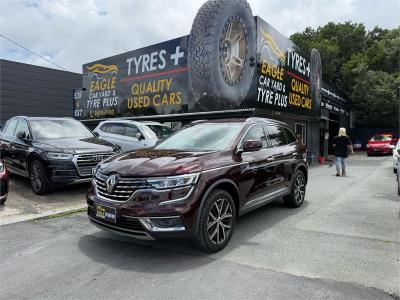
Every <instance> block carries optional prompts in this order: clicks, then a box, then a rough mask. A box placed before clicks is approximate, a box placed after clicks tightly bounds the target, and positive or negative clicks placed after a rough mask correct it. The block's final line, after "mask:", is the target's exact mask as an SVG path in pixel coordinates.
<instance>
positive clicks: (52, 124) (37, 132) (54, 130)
mask: <svg viewBox="0 0 400 300" xmlns="http://www.w3.org/2000/svg"><path fill="white" fill-rule="evenodd" d="M29 124H30V126H31V130H32V135H33V138H34V139H39V140H45V139H62V138H92V137H93V134H92V132H91V131H90V130H89V129H87V127H85V126H84V125H83V124H82V123H81V122H79V121H76V120H73V119H36V120H31V121H29Z"/></svg>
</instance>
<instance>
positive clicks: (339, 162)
mask: <svg viewBox="0 0 400 300" xmlns="http://www.w3.org/2000/svg"><path fill="white" fill-rule="evenodd" d="M332 144H333V145H332V146H333V149H334V154H335V156H336V176H340V167H342V175H343V176H346V158H347V153H348V151H349V150H350V151H351V153H352V154H354V152H353V145H352V143H351V139H350V138H349V137H348V136H347V135H346V128H343V127H342V128H340V129H339V134H338V135H337V136H335V137H334V138H333V141H332Z"/></svg>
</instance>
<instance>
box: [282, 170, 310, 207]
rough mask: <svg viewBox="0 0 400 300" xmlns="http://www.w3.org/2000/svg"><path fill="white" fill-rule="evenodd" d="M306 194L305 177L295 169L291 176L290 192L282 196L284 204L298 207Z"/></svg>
mask: <svg viewBox="0 0 400 300" xmlns="http://www.w3.org/2000/svg"><path fill="white" fill-rule="evenodd" d="M305 196H306V177H305V175H304V173H303V172H302V171H300V170H297V171H296V173H295V175H294V176H293V178H292V182H291V187H290V194H289V195H287V196H285V197H284V198H283V200H284V202H285V204H286V205H287V206H289V207H293V208H297V207H300V206H301V205H302V204H303V202H304V198H305Z"/></svg>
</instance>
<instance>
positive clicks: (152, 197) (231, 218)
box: [87, 118, 308, 252]
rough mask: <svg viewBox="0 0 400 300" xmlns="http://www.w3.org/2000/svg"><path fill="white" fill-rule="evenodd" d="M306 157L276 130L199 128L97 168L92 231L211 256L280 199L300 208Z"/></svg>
mask: <svg viewBox="0 0 400 300" xmlns="http://www.w3.org/2000/svg"><path fill="white" fill-rule="evenodd" d="M305 158H306V150H305V147H304V145H302V144H301V143H300V142H299V141H298V139H297V138H296V137H295V135H294V134H293V133H292V131H291V130H290V129H289V128H288V127H287V126H286V125H285V124H284V123H281V122H277V121H273V120H270V119H262V118H249V119H230V120H215V121H199V122H196V123H192V124H190V125H189V126H188V127H186V128H184V129H182V130H181V131H179V132H177V133H176V134H174V135H172V136H171V137H169V138H168V139H167V140H165V141H164V142H162V143H161V144H159V145H157V146H155V147H154V148H152V149H141V150H137V151H132V152H127V153H124V154H119V155H117V156H114V157H112V158H110V159H107V160H105V161H103V162H102V163H100V164H99V165H98V166H97V168H96V172H95V174H94V177H93V181H92V185H91V188H90V189H89V191H88V194H87V203H88V216H89V219H90V221H91V222H92V223H93V224H95V225H96V226H98V227H100V228H102V229H105V230H110V231H113V232H116V233H121V234H128V235H131V236H133V237H136V238H155V239H162V238H180V239H190V240H192V241H193V242H194V244H195V245H196V246H198V247H200V248H202V249H204V250H206V251H209V252H215V251H218V250H220V249H222V248H224V247H225V246H226V244H227V243H228V242H229V240H230V238H231V236H232V233H233V229H234V226H235V222H236V219H237V218H238V217H239V216H240V215H242V214H244V213H247V212H249V211H251V210H253V209H255V208H257V207H260V206H262V205H264V204H266V203H269V202H271V201H273V200H276V199H278V198H281V197H284V201H285V203H286V204H287V205H288V206H290V207H299V206H300V205H302V203H303V201H304V197H305V191H306V183H307V176H308V169H307V164H306V161H305Z"/></svg>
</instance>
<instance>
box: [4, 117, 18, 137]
mask: <svg viewBox="0 0 400 300" xmlns="http://www.w3.org/2000/svg"><path fill="white" fill-rule="evenodd" d="M17 122H18V120H16V119H13V120H10V121H8V122H7V124H6V126H5V128H4V130H3V132H4V134H6V135H14V132H15V127H16V126H17Z"/></svg>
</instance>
